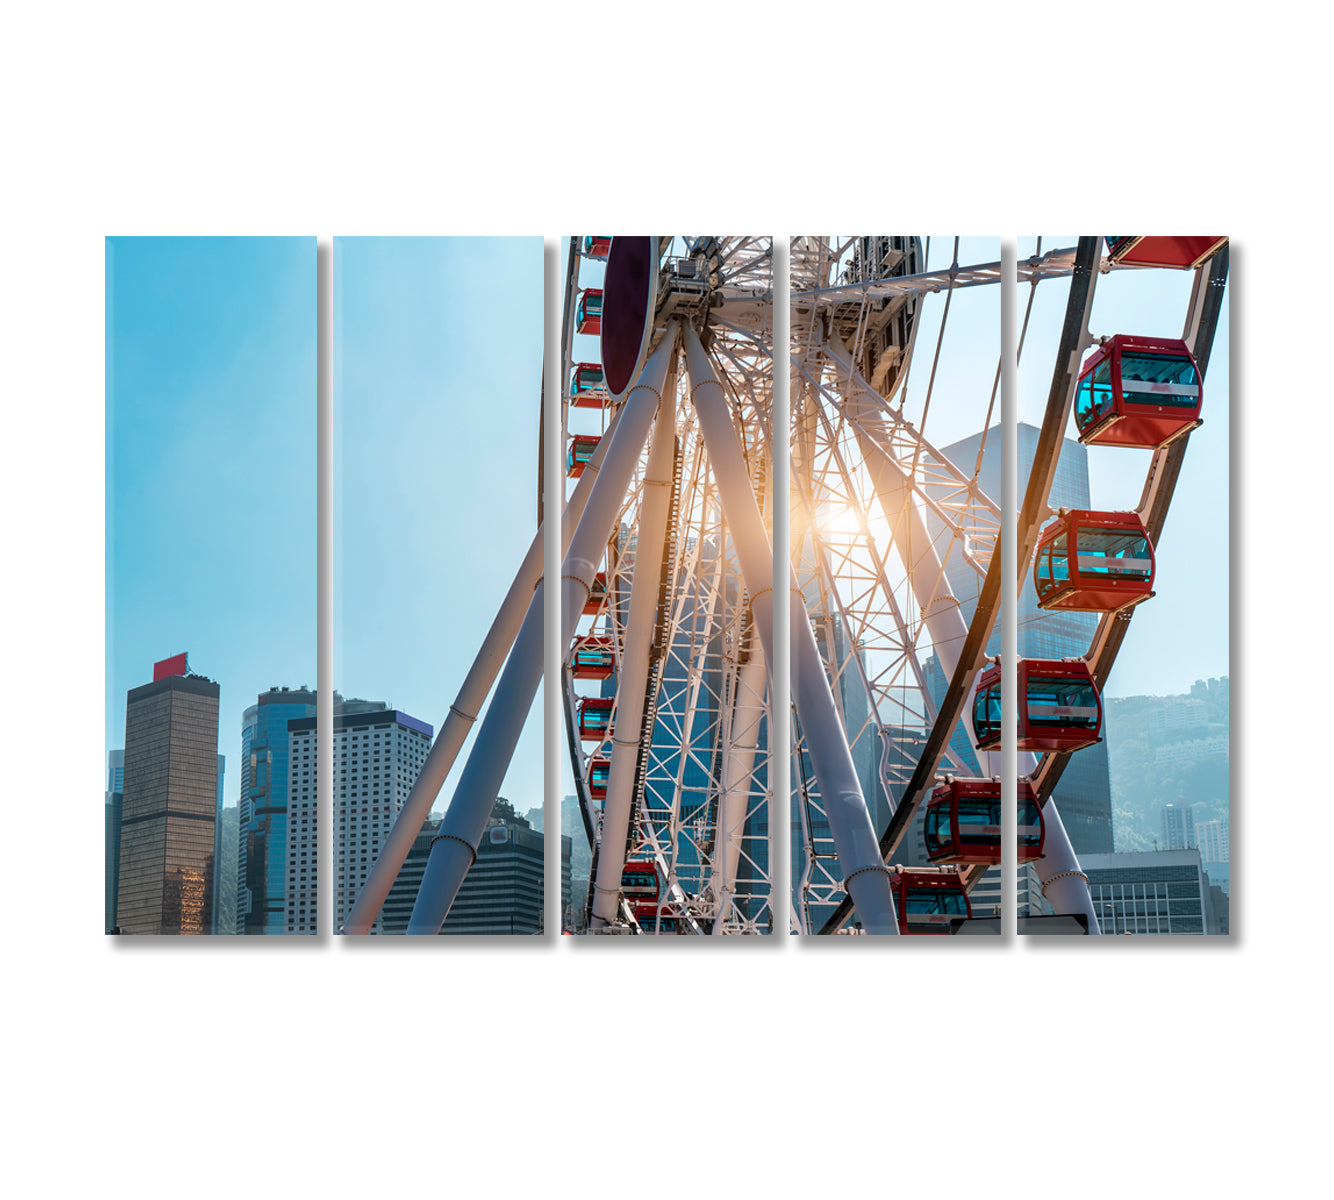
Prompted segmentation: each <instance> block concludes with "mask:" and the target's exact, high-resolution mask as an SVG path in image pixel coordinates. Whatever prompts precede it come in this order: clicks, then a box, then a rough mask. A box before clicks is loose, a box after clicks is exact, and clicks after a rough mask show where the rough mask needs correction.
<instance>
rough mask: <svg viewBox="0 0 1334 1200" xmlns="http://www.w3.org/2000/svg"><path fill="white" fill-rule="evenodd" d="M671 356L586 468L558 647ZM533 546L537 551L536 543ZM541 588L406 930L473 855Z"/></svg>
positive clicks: (423, 918)
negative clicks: (595, 463) (588, 481)
mask: <svg viewBox="0 0 1334 1200" xmlns="http://www.w3.org/2000/svg"><path fill="white" fill-rule="evenodd" d="M675 352H676V336H675V333H674V332H669V333H668V335H667V336H666V337H665V338H663V340H662V343H661V344H660V345H659V347H658V349H657V350H656V351H655V352H654V353H653V355H652V357H651V358H650V359H649V361H648V362H647V363H645V364H644V369H643V371H642V372H641V373H640V377H639V380H638V382H636V383H635V385H634V386H633V387H632V388H631V389H630V390H629V392H628V393H627V394H626V397H625V401H624V402H623V404H622V405H621V409H620V414H619V420H618V421H617V423H616V428H615V430H614V432H612V433H611V436H610V437H604V438H603V439H602V441H603V444H606V445H607V450H606V453H605V455H604V456H603V459H602V462H601V464H600V466H599V469H597V470H596V471H592V474H593V475H594V480H593V485H592V487H591V488H590V490H589V492H588V495H587V500H586V504H585V507H584V511H583V513H582V514H581V515H580V517H579V522H578V527H577V528H576V529H575V531H574V534H573V536H572V537H571V538H570V544H569V548H568V549H567V551H566V553H565V559H564V561H563V562H562V564H561V571H560V582H561V635H562V641H561V644H562V645H566V644H568V643H569V641H570V639H571V637H573V635H574V630H575V626H576V625H577V624H578V621H579V614H580V612H581V610H582V609H583V605H584V601H585V600H586V599H587V598H588V594H589V589H590V587H591V585H592V582H593V576H594V574H595V573H596V571H597V566H598V563H599V562H601V561H602V557H603V554H604V553H605V552H606V546H607V539H608V537H609V536H610V534H611V528H612V525H613V524H614V523H615V520H616V515H617V513H618V512H619V511H620V505H621V502H622V500H623V499H624V497H625V494H626V491H627V489H628V487H629V484H630V479H631V477H632V475H633V474H634V469H635V463H636V462H638V460H639V455H640V451H641V450H642V449H643V446H644V441H645V439H646V438H647V437H648V431H649V426H650V425H651V424H652V422H653V415H654V413H655V412H656V410H657V407H658V401H659V398H660V397H661V394H662V388H663V383H664V381H665V379H666V376H667V365H668V363H669V362H670V361H671V359H672V358H673V356H674V355H675ZM590 470H591V464H590V467H589V468H585V472H584V473H585V475H587V474H589V473H590ZM537 546H538V553H539V554H540V553H541V540H540V539H538V541H537ZM544 588H545V576H544V577H543V578H542V580H540V581H539V583H538V585H537V589H536V591H535V592H534V593H533V595H532V597H531V600H530V603H529V605H528V611H527V613H526V614H525V615H524V618H523V624H522V627H521V628H520V629H519V633H518V636H517V637H516V638H515V639H514V647H513V650H512V651H511V652H510V656H509V660H508V661H507V662H506V664H505V670H504V672H503V673H502V674H501V676H500V681H499V683H498V684H497V685H496V692H495V696H494V697H493V698H492V701H491V705H490V707H489V708H488V709H487V714H486V718H485V719H484V720H483V722H482V726H481V728H480V729H479V730H478V732H477V740H476V742H475V743H474V745H473V748H472V753H471V754H470V755H469V756H468V762H467V765H466V766H465V767H464V768H463V774H462V775H461V776H460V778H459V783H458V787H457V788H456V789H455V792H454V798H453V800H452V801H451V802H450V805H449V809H448V811H447V812H446V813H445V817H444V820H443V821H442V822H441V824H440V832H439V833H438V834H437V835H436V837H435V839H434V841H432V843H431V853H430V857H429V858H428V859H427V861H426V870H425V873H424V875H423V877H422V882H421V888H420V890H419V891H418V893H417V902H416V904H415V905H414V906H413V909H412V916H411V918H410V919H409V921H408V932H409V933H425V934H435V933H439V931H440V927H441V925H443V924H444V921H445V917H446V916H448V915H449V909H450V906H451V905H452V904H453V903H454V897H455V896H456V895H457V894H458V890H459V887H460V886H461V885H462V883H463V878H464V876H465V875H466V874H467V873H468V869H469V868H470V867H471V866H472V864H473V862H474V860H475V859H476V857H477V849H478V846H479V845H480V844H481V840H482V834H483V833H485V831H486V822H487V818H488V817H490V815H491V810H492V808H493V807H494V806H495V802H496V796H497V795H498V794H499V792H500V785H501V783H502V782H503V781H504V778H505V772H506V771H507V770H508V769H509V763H510V759H511V757H512V756H513V754H514V747H515V746H516V745H517V744H518V740H519V734H520V732H521V730H522V728H523V723H524V721H525V720H526V719H527V716H528V710H529V709H530V708H531V707H532V704H533V697H534V696H535V695H536V694H537V685H538V683H539V682H541V678H542V650H543V628H542V626H543V619H542V609H543V592H544Z"/></svg>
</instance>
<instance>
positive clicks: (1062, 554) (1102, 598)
mask: <svg viewBox="0 0 1334 1200" xmlns="http://www.w3.org/2000/svg"><path fill="white" fill-rule="evenodd" d="M1033 586H1034V587H1035V588H1036V589H1037V593H1038V607H1039V608H1047V609H1066V610H1070V611H1074V612H1119V611H1120V610H1121V609H1123V608H1129V607H1130V606H1131V605H1132V604H1138V603H1139V602H1140V601H1141V600H1147V599H1148V598H1149V597H1150V596H1152V595H1153V544H1152V543H1151V542H1150V541H1149V534H1148V531H1147V530H1146V529H1145V528H1144V522H1143V521H1141V520H1140V519H1139V517H1138V516H1136V515H1135V514H1134V513H1129V512H1091V511H1090V510H1088V509H1083V508H1074V509H1062V510H1061V512H1060V515H1059V516H1058V517H1057V518H1056V520H1055V521H1053V522H1052V523H1051V524H1050V525H1048V526H1047V527H1046V528H1045V529H1044V530H1043V531H1042V533H1041V534H1040V535H1039V537H1038V549H1037V554H1036V556H1035V557H1034V559H1033Z"/></svg>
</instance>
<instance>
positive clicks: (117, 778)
mask: <svg viewBox="0 0 1334 1200" xmlns="http://www.w3.org/2000/svg"><path fill="white" fill-rule="evenodd" d="M124 793H125V751H124V750H112V751H110V752H109V753H108V754H107V790H106V802H105V805H104V812H103V824H104V826H105V830H106V842H105V843H104V845H105V853H106V873H105V885H106V925H105V928H106V932H107V933H110V932H111V931H112V930H113V929H115V928H116V893H117V891H118V890H119V887H120V810H121V803H122V801H123V800H124Z"/></svg>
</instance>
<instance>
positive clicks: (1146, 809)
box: [1106, 676, 1230, 851]
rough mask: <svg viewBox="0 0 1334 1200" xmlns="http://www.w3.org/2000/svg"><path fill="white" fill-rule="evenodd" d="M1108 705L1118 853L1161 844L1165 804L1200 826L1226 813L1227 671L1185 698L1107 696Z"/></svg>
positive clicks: (1109, 743) (1114, 828)
mask: <svg viewBox="0 0 1334 1200" xmlns="http://www.w3.org/2000/svg"><path fill="white" fill-rule="evenodd" d="M1106 709H1107V712H1106V718H1107V719H1106V731H1107V750H1108V758H1109V761H1110V764H1111V774H1112V833H1113V840H1114V843H1115V847H1116V849H1117V850H1118V851H1128V850H1152V849H1153V847H1154V839H1155V838H1157V839H1158V841H1159V842H1160V843H1161V841H1162V816H1161V813H1162V808H1163V806H1164V805H1165V804H1187V805H1190V806H1192V807H1193V809H1194V815H1195V821H1196V823H1197V824H1198V823H1199V822H1201V821H1209V820H1213V819H1215V818H1219V817H1226V816H1227V815H1228V760H1229V749H1230V747H1229V736H1228V728H1229V726H1228V681H1227V677H1226V676H1225V677H1224V678H1222V679H1211V680H1208V681H1200V682H1198V683H1196V684H1195V686H1194V687H1192V688H1191V690H1190V693H1189V694H1188V695H1184V696H1127V697H1124V698H1121V699H1108V700H1107V701H1106Z"/></svg>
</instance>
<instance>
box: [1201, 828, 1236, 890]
mask: <svg viewBox="0 0 1334 1200" xmlns="http://www.w3.org/2000/svg"><path fill="white" fill-rule="evenodd" d="M1195 836H1196V838H1197V839H1198V842H1199V847H1200V859H1201V861H1202V862H1203V863H1204V869H1205V871H1207V872H1208V874H1209V878H1210V879H1211V880H1212V881H1213V882H1214V883H1216V884H1217V885H1218V886H1219V887H1220V888H1222V889H1223V892H1224V893H1225V894H1231V890H1232V889H1231V886H1230V876H1231V859H1232V846H1231V838H1230V834H1229V830H1228V818H1227V817H1222V818H1220V819H1219V820H1214V821H1200V822H1198V823H1197V824H1196V826H1195Z"/></svg>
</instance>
